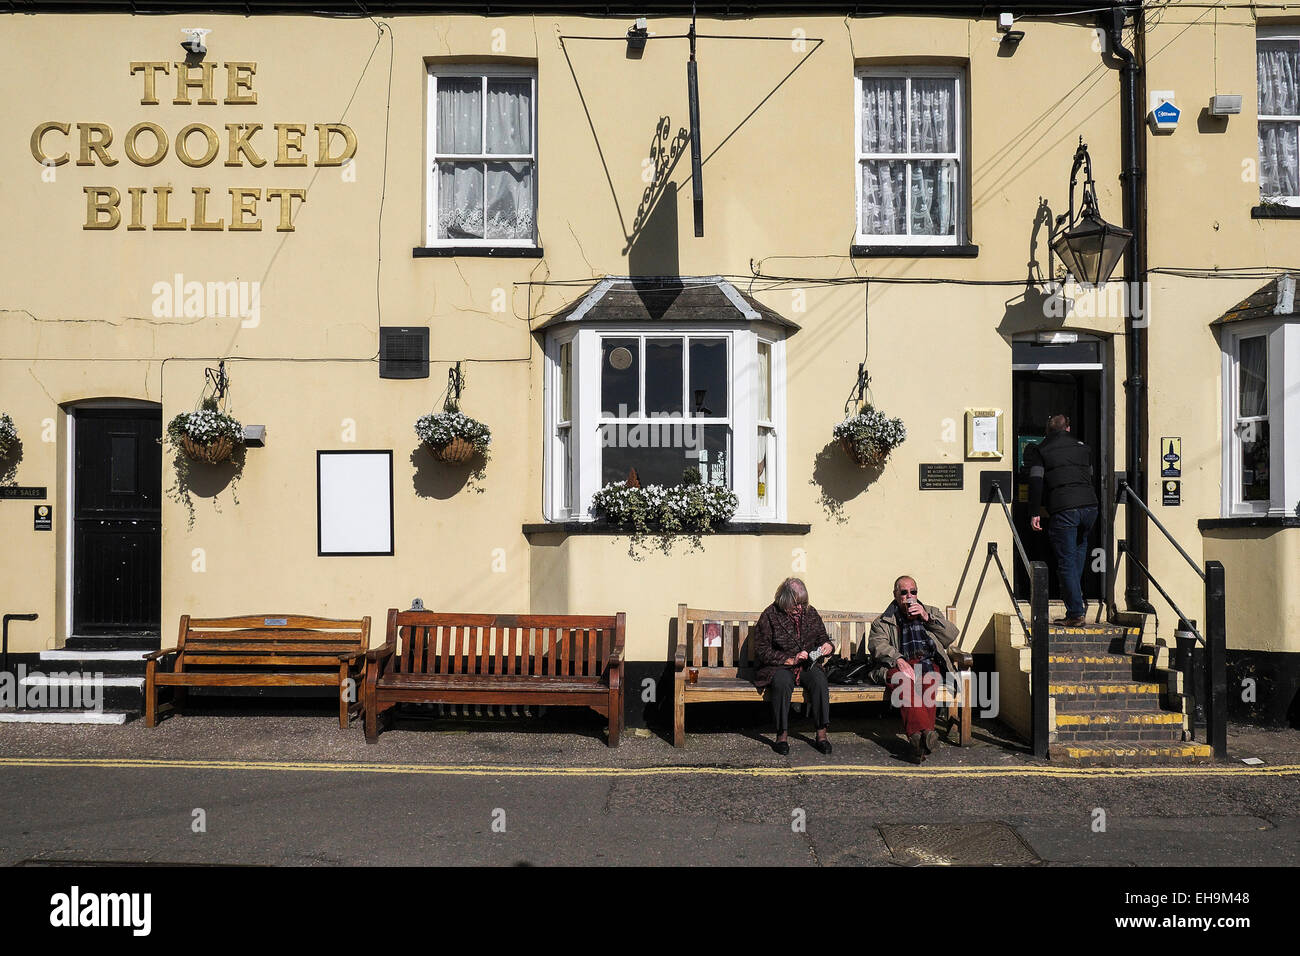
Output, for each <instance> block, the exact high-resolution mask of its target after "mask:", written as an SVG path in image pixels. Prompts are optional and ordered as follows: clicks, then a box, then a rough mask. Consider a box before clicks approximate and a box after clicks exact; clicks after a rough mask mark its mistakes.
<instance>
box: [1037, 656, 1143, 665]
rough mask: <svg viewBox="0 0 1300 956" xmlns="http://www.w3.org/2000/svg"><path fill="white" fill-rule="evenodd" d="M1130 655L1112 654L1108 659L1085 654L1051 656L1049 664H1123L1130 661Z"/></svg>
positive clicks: (1048, 660)
mask: <svg viewBox="0 0 1300 956" xmlns="http://www.w3.org/2000/svg"><path fill="white" fill-rule="evenodd" d="M1130 659H1131V658H1130V657H1129V655H1128V654H1111V655H1109V656H1108V657H1090V656H1088V655H1084V654H1059V655H1058V654H1049V655H1048V657H1047V663H1049V664H1122V663H1123V662H1124V661H1127V660H1130Z"/></svg>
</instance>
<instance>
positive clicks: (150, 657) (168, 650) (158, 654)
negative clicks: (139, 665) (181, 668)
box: [143, 647, 177, 661]
mask: <svg viewBox="0 0 1300 956" xmlns="http://www.w3.org/2000/svg"><path fill="white" fill-rule="evenodd" d="M176 651H177V648H175V647H164V648H163V649H162V650H159V651H154V652H153V653H152V654H146V655H145V656H144V658H143V660H146V661H157V660H162V659H163V658H164V657H166V656H167V655H168V654H175V653H176Z"/></svg>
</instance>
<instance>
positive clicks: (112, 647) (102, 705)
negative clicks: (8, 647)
mask: <svg viewBox="0 0 1300 956" xmlns="http://www.w3.org/2000/svg"><path fill="white" fill-rule="evenodd" d="M159 644H160V641H159V638H158V637H156V636H152V637H151V636H148V635H129V636H126V637H73V638H69V639H68V642H67V645H66V646H65V647H62V648H59V649H58V650H47V651H41V653H40V658H39V660H38V661H37V663H36V664H35V665H34V666H32V667H31V669H30V670H27V669H25V668H24V669H21V670H18V671H17V673H15V675H14V680H15V683H16V687H15V691H16V701H17V703H18V704H19V706H18V707H17V708H14V709H8V708H6V709H5V710H2V711H0V723H46V724H50V723H55V724H122V723H125V722H126V721H127V720H129V719H131V718H134V717H137V716H139V715H140V714H142V713H143V712H144V680H145V660H144V658H145V656H146V655H148V654H149V653H150V652H152V651H155V650H157V649H158V647H159Z"/></svg>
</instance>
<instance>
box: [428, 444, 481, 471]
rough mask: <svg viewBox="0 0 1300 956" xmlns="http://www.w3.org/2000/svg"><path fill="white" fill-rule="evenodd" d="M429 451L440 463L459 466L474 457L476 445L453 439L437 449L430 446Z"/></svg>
mask: <svg viewBox="0 0 1300 956" xmlns="http://www.w3.org/2000/svg"><path fill="white" fill-rule="evenodd" d="M429 451H431V452H433V455H434V457H435V458H437V459H438V460H439V461H445V462H448V463H450V464H453V465H459V464H462V463H464V462H467V461H469V460H470V459H471V458H473V457H474V443H473V442H471V441H467V440H466V439H464V438H453V439H452V440H451V441H449V442H447V444H445V445H441V446H439V447H437V448H435V447H434V446H432V445H430V446H429Z"/></svg>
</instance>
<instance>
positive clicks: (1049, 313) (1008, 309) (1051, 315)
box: [998, 196, 1071, 338]
mask: <svg viewBox="0 0 1300 956" xmlns="http://www.w3.org/2000/svg"><path fill="white" fill-rule="evenodd" d="M1053 223H1054V220H1053V218H1052V208H1051V206H1049V205H1048V204H1047V200H1046V199H1044V198H1043V197H1042V196H1039V197H1038V208H1037V209H1035V210H1034V221H1033V223H1032V224H1031V225H1030V227H1029V260H1028V261H1027V262H1026V263H1025V268H1026V274H1025V288H1024V291H1023V292H1021V293H1020V294H1019V295H1016V296H1013V297H1012V298H1010V299H1008V300H1007V301H1006V302H1005V303H1004V311H1003V313H1002V321H1001V322H1000V323H999V324H998V332H999V333H1001V334H1002V335H1003V336H1006V337H1008V338H1009V337H1010V336H1013V335H1016V334H1017V333H1020V332H1038V331H1048V330H1052V329H1057V328H1060V327H1061V326H1063V325H1065V321H1066V319H1067V318H1068V317H1069V314H1070V308H1071V302H1070V300H1068V299H1065V298H1063V296H1062V295H1061V293H1060V292H1056V293H1051V294H1049V293H1048V292H1047V291H1046V289H1045V287H1046V286H1047V283H1048V282H1049V281H1050V280H1051V278H1052V276H1053V268H1054V266H1053V257H1052V251H1051V246H1050V243H1051V238H1052V227H1053ZM1044 226H1046V227H1047V232H1048V234H1047V238H1046V242H1045V243H1044V244H1045V245H1047V274H1046V275H1044V274H1043V269H1042V266H1041V264H1040V263H1039V261H1038V237H1039V234H1040V233H1041V232H1042V231H1043V227H1044Z"/></svg>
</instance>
